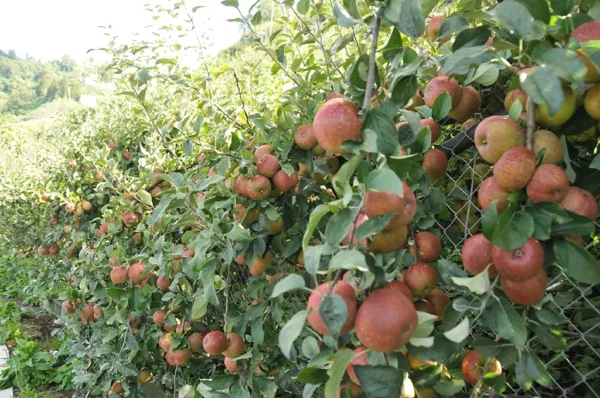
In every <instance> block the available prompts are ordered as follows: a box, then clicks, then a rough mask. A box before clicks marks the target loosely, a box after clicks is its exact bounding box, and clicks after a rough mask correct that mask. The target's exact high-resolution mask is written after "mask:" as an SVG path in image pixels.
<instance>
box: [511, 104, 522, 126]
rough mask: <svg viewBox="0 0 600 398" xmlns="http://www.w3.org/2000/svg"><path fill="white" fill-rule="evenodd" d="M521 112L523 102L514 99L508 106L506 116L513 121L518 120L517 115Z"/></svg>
mask: <svg viewBox="0 0 600 398" xmlns="http://www.w3.org/2000/svg"><path fill="white" fill-rule="evenodd" d="M522 112H523V104H522V103H521V101H515V102H513V104H512V105H511V106H510V110H509V111H508V116H509V117H510V118H511V119H512V120H514V121H515V122H518V121H519V116H521V113H522Z"/></svg>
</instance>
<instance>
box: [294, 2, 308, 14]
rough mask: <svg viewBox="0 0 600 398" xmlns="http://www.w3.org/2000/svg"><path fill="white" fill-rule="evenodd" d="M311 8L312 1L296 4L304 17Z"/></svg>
mask: <svg viewBox="0 0 600 398" xmlns="http://www.w3.org/2000/svg"><path fill="white" fill-rule="evenodd" d="M309 8H310V0H299V1H298V4H296V10H298V12H299V13H300V14H302V15H304V14H306V13H307V12H308V10H309Z"/></svg>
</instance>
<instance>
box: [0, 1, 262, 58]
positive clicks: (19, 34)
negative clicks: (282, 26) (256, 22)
mask: <svg viewBox="0 0 600 398" xmlns="http://www.w3.org/2000/svg"><path fill="white" fill-rule="evenodd" d="M147 3H148V0H102V1H98V0H0V15H2V23H1V24H0V49H2V50H4V51H6V50H9V49H14V50H15V51H16V52H17V55H19V56H25V54H26V53H28V54H29V55H30V56H33V57H35V58H37V59H41V60H43V61H49V60H54V59H57V58H60V57H61V56H62V55H64V54H69V55H70V56H72V57H73V58H75V59H77V60H78V61H79V62H81V61H83V60H85V59H86V58H88V57H89V56H90V55H87V54H86V53H87V51H88V50H89V49H91V48H99V47H103V46H105V45H106V44H107V36H105V35H104V33H105V31H104V30H102V29H100V28H99V26H101V25H103V26H108V25H111V26H112V32H113V33H116V34H118V35H119V37H120V39H119V41H120V42H122V43H126V42H127V41H129V40H131V38H132V37H133V35H132V33H137V36H138V37H139V38H141V39H143V38H149V37H151V34H152V32H153V29H152V28H149V27H147V26H148V25H150V24H156V23H157V21H153V20H152V18H151V17H152V14H151V13H149V12H147V11H146V10H145V7H144V5H145V4H147ZM188 3H189V4H188V7H189V8H191V7H193V6H196V5H204V6H205V8H201V9H199V10H198V11H196V13H195V21H196V27H197V29H198V30H200V31H202V32H206V34H207V37H208V38H209V40H210V41H211V42H212V43H213V48H212V50H213V51H218V50H221V49H223V48H226V47H228V46H230V45H232V44H233V43H235V42H236V41H237V40H238V39H239V30H238V28H237V25H236V24H235V23H231V22H227V21H226V20H227V19H231V18H236V17H237V16H238V14H237V11H236V10H235V9H234V8H231V7H225V6H223V5H221V2H220V1H218V0H191V1H188ZM160 4H163V5H165V6H167V7H168V6H170V5H171V4H173V0H162V1H161V2H160ZM240 4H241V8H242V9H243V10H247V8H248V7H249V6H250V4H251V1H250V0H241V1H240ZM165 23H166V22H165ZM170 23H172V22H170ZM188 39H189V38H188ZM183 40H184V41H186V39H185V38H184V39H183ZM91 55H92V56H94V57H98V56H99V55H98V54H97V53H92V54H91Z"/></svg>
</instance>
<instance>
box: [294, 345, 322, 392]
mask: <svg viewBox="0 0 600 398" xmlns="http://www.w3.org/2000/svg"><path fill="white" fill-rule="evenodd" d="M313 339H314V337H313ZM305 341H306V340H305ZM302 346H303V347H304V343H303V344H302ZM296 381H297V382H299V383H305V384H321V383H325V382H326V381H327V371H326V370H325V369H321V368H320V367H319V366H316V365H310V366H307V367H305V368H304V369H302V370H301V371H300V373H298V376H296Z"/></svg>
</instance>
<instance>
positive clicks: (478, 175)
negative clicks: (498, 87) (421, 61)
mask: <svg viewBox="0 0 600 398" xmlns="http://www.w3.org/2000/svg"><path fill="white" fill-rule="evenodd" d="M482 97H483V98H482V103H484V104H490V106H488V107H487V108H486V109H483V110H482V111H481V113H478V114H477V115H476V122H479V121H481V120H482V119H483V118H485V117H487V116H490V115H492V114H498V113H499V111H502V110H503V109H502V108H503V107H502V105H501V104H502V101H503V92H498V91H493V90H489V91H487V92H486V91H482ZM460 132H461V131H460V130H457V129H456V128H455V127H450V129H449V130H448V131H447V132H446V134H447V137H448V138H449V137H453V136H455V135H457V134H460ZM585 135H586V133H581V134H579V135H576V136H575V137H576V138H572V141H575V142H581V141H584V138H585V137H584V136H585ZM592 136H593V135H592ZM463 139H464V140H470V141H472V138H470V137H469V134H465V135H464V138H463ZM446 142H447V141H446ZM444 146H445V145H444V144H442V145H441V147H442V148H444ZM446 149H447V150H448V151H449V152H450V153H451V156H452V158H451V160H450V162H449V166H448V173H447V174H446V176H445V180H443V181H444V182H443V183H447V184H448V186H447V188H448V194H449V197H448V202H447V204H446V206H447V208H448V211H449V212H450V216H449V217H448V218H446V219H445V220H444V219H438V218H436V227H435V228H437V229H438V230H439V232H440V234H441V237H442V240H443V242H444V244H443V246H444V247H445V248H447V250H446V254H445V257H447V259H449V260H453V261H456V262H459V263H460V261H461V259H460V252H461V246H462V244H463V243H464V241H465V240H466V239H467V238H468V237H470V236H471V235H473V234H476V233H479V232H480V231H481V216H482V212H481V209H480V207H479V204H478V202H477V189H478V187H479V185H480V183H481V181H482V180H484V179H485V178H486V177H489V176H490V175H491V173H492V170H491V168H490V167H489V166H487V165H486V164H485V163H484V162H483V161H482V160H481V159H480V158H479V157H478V154H477V150H476V148H475V147H474V145H473V146H471V148H469V149H467V150H466V151H459V152H457V151H454V150H453V149H452V148H446ZM596 200H598V197H596ZM598 226H599V225H598V224H596V230H597V229H598ZM583 245H584V246H585V247H586V248H587V249H588V250H590V252H592V254H594V255H596V256H597V254H598V253H597V252H594V250H593V247H594V245H595V242H594V239H584V242H583ZM547 273H548V293H550V294H551V295H552V301H551V303H552V307H553V309H554V310H555V312H556V313H557V314H559V315H561V316H560V319H561V320H560V328H561V330H562V332H563V335H564V338H565V339H566V343H567V349H566V350H565V351H564V352H558V353H557V352H554V351H552V350H549V349H547V348H546V347H545V346H544V345H543V344H542V343H540V341H539V340H540V338H539V337H538V336H536V335H534V334H533V333H530V338H529V340H528V342H527V345H528V347H529V348H530V349H531V350H532V351H534V352H536V353H537V354H538V355H539V357H540V359H542V361H543V362H544V364H545V365H546V366H547V369H548V371H549V374H550V378H551V381H552V386H550V387H541V386H538V385H534V387H533V388H532V390H530V391H529V392H527V394H531V395H535V396H540V397H600V327H599V323H598V319H600V318H599V316H600V298H599V295H598V289H597V288H594V287H593V286H587V285H582V284H580V283H578V282H576V281H574V280H573V279H572V278H569V276H567V275H566V273H565V272H564V271H563V270H562V268H560V267H559V266H557V265H555V264H553V265H552V266H551V267H550V269H547ZM473 334H474V335H475V334H476V331H475V333H473ZM507 392H508V393H513V394H516V395H519V396H521V395H525V394H526V393H525V392H524V391H523V390H522V389H520V388H518V385H517V384H516V383H509V385H508V389H507Z"/></svg>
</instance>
